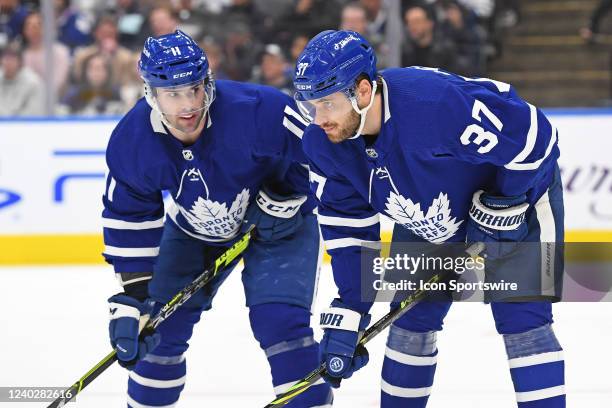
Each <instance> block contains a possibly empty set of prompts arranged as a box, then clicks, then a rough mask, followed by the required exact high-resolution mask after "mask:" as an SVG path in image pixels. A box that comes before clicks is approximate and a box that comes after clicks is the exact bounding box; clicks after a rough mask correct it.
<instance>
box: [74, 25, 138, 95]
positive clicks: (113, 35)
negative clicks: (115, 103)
mask: <svg viewBox="0 0 612 408" xmlns="http://www.w3.org/2000/svg"><path fill="white" fill-rule="evenodd" d="M94 38H95V43H94V44H92V45H90V46H89V47H85V48H81V49H79V50H77V52H76V53H75V55H74V71H73V72H74V78H82V77H83V66H84V62H85V60H86V59H88V58H89V57H91V56H92V55H94V54H103V55H105V56H106V57H107V58H108V60H109V61H110V63H111V67H112V77H113V84H114V85H116V86H121V85H125V84H127V83H128V82H130V80H131V79H132V78H133V71H134V70H136V62H135V61H136V58H137V57H136V56H135V55H134V54H133V53H132V52H131V51H130V50H128V49H127V48H125V47H123V46H121V45H120V44H119V38H118V31H117V22H116V20H115V18H114V17H113V16H110V15H102V16H101V17H100V18H99V19H98V22H97V23H96V27H95V29H94Z"/></svg>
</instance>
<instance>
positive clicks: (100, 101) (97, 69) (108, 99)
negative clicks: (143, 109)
mask: <svg viewBox="0 0 612 408" xmlns="http://www.w3.org/2000/svg"><path fill="white" fill-rule="evenodd" d="M62 103H63V104H64V105H66V106H67V107H68V109H69V112H70V113H71V114H80V115H104V114H120V113H123V110H124V105H123V103H122V101H121V97H120V94H119V87H118V86H116V85H114V84H113V79H112V69H111V63H110V60H109V59H108V56H107V55H106V54H103V53H97V54H92V55H89V56H87V57H86V58H85V60H84V61H83V73H82V76H81V78H79V80H78V82H77V83H76V84H74V85H72V86H71V87H70V88H69V89H68V91H67V92H66V94H65V95H64V98H63V100H62Z"/></svg>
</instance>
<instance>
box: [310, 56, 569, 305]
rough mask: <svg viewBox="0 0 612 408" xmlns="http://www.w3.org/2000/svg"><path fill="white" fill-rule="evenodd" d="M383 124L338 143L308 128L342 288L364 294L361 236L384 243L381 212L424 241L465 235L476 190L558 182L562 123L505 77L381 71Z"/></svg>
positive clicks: (533, 194) (345, 293)
mask: <svg viewBox="0 0 612 408" xmlns="http://www.w3.org/2000/svg"><path fill="white" fill-rule="evenodd" d="M382 78H383V90H382V105H383V109H382V118H381V130H380V133H379V134H378V136H377V138H376V139H375V141H374V142H373V143H372V144H371V145H366V142H365V139H364V138H363V137H358V138H353V139H348V140H346V141H343V142H341V143H338V144H334V143H332V142H331V141H329V139H328V138H327V136H326V135H325V133H324V132H323V131H322V129H321V128H319V127H318V126H314V125H311V126H309V127H308V128H306V130H305V133H304V137H303V146H304V150H305V152H306V155H307V156H308V158H309V162H310V181H311V188H312V190H313V192H314V193H315V195H316V198H317V205H318V219H319V224H320V225H321V231H322V234H323V239H324V240H325V245H326V248H327V251H328V253H329V254H330V256H331V258H332V267H333V271H334V279H335V280H336V284H337V286H338V287H339V290H340V296H341V298H342V299H343V301H345V302H346V303H348V304H349V305H352V307H354V308H356V309H361V310H362V311H365V309H366V308H367V307H368V306H367V305H363V304H361V303H360V301H359V298H360V279H359V273H360V272H359V271H360V249H361V248H360V245H366V246H370V247H376V246H377V245H378V246H379V245H380V243H379V240H380V224H379V214H384V215H385V216H388V217H390V218H391V219H392V220H393V221H394V222H395V223H397V224H401V225H402V226H404V227H405V228H407V229H408V230H410V231H411V232H412V233H413V235H414V237H415V240H420V241H429V242H431V243H443V242H462V241H464V240H465V228H466V222H467V219H468V211H469V208H470V204H471V201H472V195H473V193H474V192H475V191H477V190H480V189H482V190H485V191H487V192H491V193H494V194H498V195H504V196H514V195H518V194H523V193H525V194H526V195H527V198H528V201H529V203H530V204H534V203H535V202H536V201H537V200H538V198H539V197H540V196H541V195H542V194H543V193H544V192H545V191H546V188H547V187H548V185H549V184H550V182H551V179H552V174H553V169H554V166H555V163H556V159H557V158H558V156H559V149H558V147H557V131H556V129H555V128H554V127H553V126H552V125H551V123H550V122H549V121H548V120H547V119H546V117H545V116H544V115H543V113H542V112H541V111H539V110H538V109H537V108H535V107H534V106H533V105H531V104H529V103H527V102H525V101H523V100H521V99H520V98H519V97H518V95H517V94H516V92H515V90H514V89H513V88H512V87H511V86H510V85H509V84H506V83H503V82H499V81H494V80H490V79H485V78H477V79H472V78H464V77H461V76H457V75H454V74H450V73H446V72H443V71H439V70H437V69H433V68H423V67H410V68H397V69H389V70H386V71H383V72H382Z"/></svg>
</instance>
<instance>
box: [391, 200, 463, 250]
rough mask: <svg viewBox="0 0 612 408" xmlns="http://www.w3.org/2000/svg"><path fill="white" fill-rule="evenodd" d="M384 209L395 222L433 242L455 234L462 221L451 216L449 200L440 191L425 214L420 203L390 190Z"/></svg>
mask: <svg viewBox="0 0 612 408" xmlns="http://www.w3.org/2000/svg"><path fill="white" fill-rule="evenodd" d="M386 210H387V213H388V214H389V215H390V216H391V218H393V219H394V220H395V221H396V222H397V223H399V224H402V225H403V226H404V227H406V228H408V229H409V230H410V231H412V232H413V233H414V234H416V235H418V236H420V237H421V238H423V239H425V240H427V241H429V242H431V243H434V244H438V243H441V242H444V241H446V240H447V239H449V238H450V237H452V236H453V235H455V233H456V232H457V230H458V229H459V226H460V225H461V223H462V222H463V221H458V222H457V219H456V218H455V217H451V210H450V201H449V200H448V196H447V195H446V194H444V193H442V192H441V193H440V195H438V198H436V199H434V200H433V202H432V203H431V205H430V206H429V208H428V209H427V214H423V211H421V204H420V203H414V202H413V201H412V200H411V199H409V198H405V197H404V196H402V195H401V194H397V193H395V192H393V191H391V192H390V194H389V197H388V198H387V203H386Z"/></svg>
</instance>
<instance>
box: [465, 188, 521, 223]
mask: <svg viewBox="0 0 612 408" xmlns="http://www.w3.org/2000/svg"><path fill="white" fill-rule="evenodd" d="M482 193H483V191H482V190H481V191H477V192H476V193H474V196H473V197H472V207H471V208H470V218H471V219H473V220H474V221H476V222H477V223H478V224H480V225H482V226H483V227H489V228H491V229H495V230H500V231H512V230H515V229H517V228H518V227H519V226H520V225H521V224H522V223H523V222H524V221H525V216H526V213H527V208H528V207H529V204H527V203H525V204H521V205H518V206H516V207H509V208H504V209H499V210H495V209H492V208H489V207H486V206H485V205H483V204H482V202H481V201H480V196H481V195H482Z"/></svg>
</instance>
